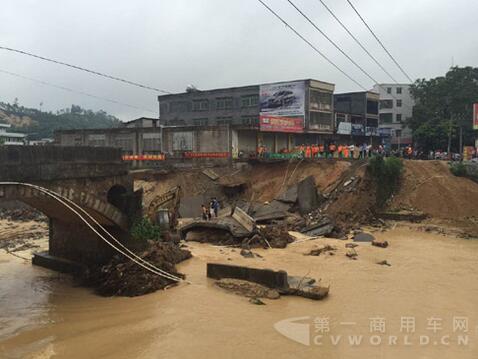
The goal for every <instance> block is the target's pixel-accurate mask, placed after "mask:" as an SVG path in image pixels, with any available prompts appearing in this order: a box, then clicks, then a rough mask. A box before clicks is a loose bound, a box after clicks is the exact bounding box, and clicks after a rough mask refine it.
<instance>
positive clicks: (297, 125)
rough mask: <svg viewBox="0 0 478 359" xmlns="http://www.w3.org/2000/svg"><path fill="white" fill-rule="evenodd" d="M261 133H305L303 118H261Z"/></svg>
mask: <svg viewBox="0 0 478 359" xmlns="http://www.w3.org/2000/svg"><path fill="white" fill-rule="evenodd" d="M259 125H260V129H261V131H269V132H289V133H300V132H303V131H304V118H303V117H280V116H262V115H261V116H260V119H259Z"/></svg>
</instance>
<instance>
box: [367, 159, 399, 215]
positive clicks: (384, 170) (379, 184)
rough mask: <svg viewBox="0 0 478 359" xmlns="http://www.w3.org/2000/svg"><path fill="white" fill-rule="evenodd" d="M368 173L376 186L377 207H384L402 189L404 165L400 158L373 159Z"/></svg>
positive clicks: (369, 163) (369, 164) (370, 161)
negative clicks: (401, 181) (401, 180)
mask: <svg viewBox="0 0 478 359" xmlns="http://www.w3.org/2000/svg"><path fill="white" fill-rule="evenodd" d="M367 169H368V172H369V174H370V175H371V177H372V178H373V180H374V182H375V185H376V194H377V195H376V205H377V206H378V207H383V206H384V205H385V203H386V202H387V201H388V200H389V198H390V197H391V196H392V195H393V194H394V193H396V192H397V191H398V189H399V188H400V179H401V177H402V172H403V163H402V161H401V159H400V158H398V157H387V158H385V159H384V158H383V157H381V156H377V157H373V158H371V159H370V160H369V162H368V168H367Z"/></svg>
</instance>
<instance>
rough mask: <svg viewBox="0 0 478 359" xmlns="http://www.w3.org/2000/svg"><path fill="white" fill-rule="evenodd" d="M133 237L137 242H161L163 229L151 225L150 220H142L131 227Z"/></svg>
mask: <svg viewBox="0 0 478 359" xmlns="http://www.w3.org/2000/svg"><path fill="white" fill-rule="evenodd" d="M131 237H133V239H135V240H143V241H146V240H153V241H159V240H160V238H161V229H160V228H159V226H157V225H155V224H153V223H151V221H150V220H149V219H147V218H141V219H139V220H138V221H136V222H135V223H134V224H133V226H132V227H131Z"/></svg>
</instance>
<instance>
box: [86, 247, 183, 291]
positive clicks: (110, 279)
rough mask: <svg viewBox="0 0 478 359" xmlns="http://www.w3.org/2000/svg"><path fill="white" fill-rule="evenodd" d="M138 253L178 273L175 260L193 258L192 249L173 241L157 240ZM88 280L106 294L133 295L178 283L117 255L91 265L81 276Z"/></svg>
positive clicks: (159, 266)
mask: <svg viewBox="0 0 478 359" xmlns="http://www.w3.org/2000/svg"><path fill="white" fill-rule="evenodd" d="M139 256H140V257H141V258H143V259H144V260H146V261H147V262H149V263H151V264H153V265H154V266H156V267H158V268H160V269H162V270H164V271H166V272H168V273H170V274H173V275H175V276H178V277H181V278H184V275H183V274H181V273H178V272H177V270H176V266H175V264H177V263H179V262H182V261H183V260H186V259H188V258H191V257H192V255H191V252H190V251H188V250H185V249H181V248H179V246H178V245H176V244H174V243H164V242H155V243H153V244H151V246H150V247H149V248H148V249H147V250H146V251H144V252H143V253H139ZM80 280H82V281H83V282H84V283H85V284H87V285H91V286H93V287H95V289H96V291H97V292H98V293H99V294H101V295H104V296H114V295H118V296H126V297H134V296H138V295H143V294H147V293H151V292H154V291H156V290H158V289H164V288H166V287H168V286H170V285H171V284H176V282H174V281H173V280H171V279H167V278H164V277H161V276H159V275H157V274H154V273H151V272H149V271H147V270H146V269H144V268H143V267H141V266H139V265H138V264H136V263H135V262H133V261H131V260H129V259H128V258H126V257H123V256H119V255H117V256H114V257H113V259H112V260H111V261H110V262H109V263H108V264H106V265H104V266H100V267H96V268H89V270H87V271H86V272H85V273H83V274H82V276H81V277H80Z"/></svg>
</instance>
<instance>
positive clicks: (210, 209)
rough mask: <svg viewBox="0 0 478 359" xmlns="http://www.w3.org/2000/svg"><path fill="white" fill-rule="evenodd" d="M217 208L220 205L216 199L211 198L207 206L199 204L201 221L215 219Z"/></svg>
mask: <svg viewBox="0 0 478 359" xmlns="http://www.w3.org/2000/svg"><path fill="white" fill-rule="evenodd" d="M219 208H220V204H219V201H218V200H217V198H216V197H212V198H211V201H209V204H208V205H207V206H206V205H205V204H201V213H202V219H203V220H205V221H210V220H211V219H212V217H213V216H214V217H216V218H217V215H218V213H219Z"/></svg>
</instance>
